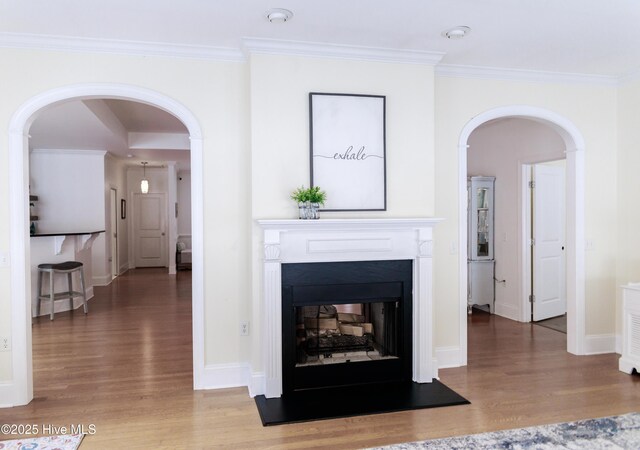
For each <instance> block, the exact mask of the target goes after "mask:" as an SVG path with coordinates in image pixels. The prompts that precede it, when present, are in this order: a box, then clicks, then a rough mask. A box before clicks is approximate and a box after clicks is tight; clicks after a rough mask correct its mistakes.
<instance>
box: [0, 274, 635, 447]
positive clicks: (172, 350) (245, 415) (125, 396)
mask: <svg viewBox="0 0 640 450" xmlns="http://www.w3.org/2000/svg"><path fill="white" fill-rule="evenodd" d="M164 272H165V271H164V270H160V269H138V270H132V271H129V272H128V273H127V274H125V275H123V276H121V277H119V278H117V279H116V280H115V281H114V282H113V283H112V284H111V285H110V286H108V287H103V288H96V294H95V298H94V299H93V300H91V302H90V304H89V315H87V316H84V315H83V314H82V312H81V310H77V311H75V312H73V313H70V312H67V313H59V314H57V315H56V318H55V320H54V321H53V322H51V321H49V320H48V318H46V317H43V318H39V319H36V320H35V321H34V324H33V354H34V385H35V399H34V400H33V401H32V402H31V403H30V404H29V405H27V406H21V407H16V408H9V409H0V423H3V424H4V423H10V424H33V425H38V426H39V427H40V429H41V430H42V426H43V425H47V424H50V425H55V426H57V427H60V426H66V427H69V426H70V425H72V424H73V425H78V424H82V425H84V426H85V427H89V426H90V425H92V424H93V425H94V426H95V434H93V435H88V436H87V437H86V438H85V439H84V441H83V443H82V446H81V449H82V450H86V449H107V448H108V449H116V448H127V449H149V448H154V449H155V448H158V449H163V448H166V449H196V448H214V447H225V448H243V449H244V448H287V449H299V448H327V447H332V448H362V447H371V446H375V445H385V444H392V443H400V442H407V441H414V440H422V439H429V438H437V437H444V436H451V435H459V434H469V433H478V432H484V431H491V430H499V429H508V428H517V427H523V426H531V425H539V424H547V423H554V422H562V421H569V420H575V419H584V418H593V417H601V416H607V415H614V414H622V413H627V412H631V411H638V410H640V376H638V375H633V376H629V375H625V374H624V373H622V372H619V371H618V370H617V364H618V356H617V355H615V354H608V355H597V356H587V357H584V356H583V357H577V356H573V355H570V354H568V353H567V352H566V351H565V339H566V336H565V335H563V334H562V333H559V332H557V331H554V330H550V329H546V328H542V327H537V326H532V325H528V324H520V323H517V322H513V321H510V320H507V319H503V318H500V317H496V316H490V315H488V314H482V313H474V314H473V315H472V316H471V317H470V318H469V365H468V366H467V367H462V368H454V369H442V370H440V379H441V381H442V382H444V383H445V384H446V385H448V386H449V387H451V388H452V389H454V390H456V391H457V392H458V393H460V394H461V395H463V396H465V397H466V398H467V399H469V400H470V401H471V405H464V406H453V407H447V408H437V409H426V410H418V411H408V412H399V413H391V414H380V415H373V416H362V417H353V418H347V419H336V420H326V421H317V422H309V423H301V424H291V425H281V426H274V427H266V428H265V427H263V426H262V425H261V422H260V418H259V417H258V412H257V409H256V407H255V404H254V402H253V400H252V399H251V398H249V396H248V393H247V390H246V389H245V388H236V389H224V390H217V391H193V390H192V387H191V386H192V367H191V366H192V357H191V297H190V289H191V273H190V272H179V273H178V275H177V276H176V277H171V276H168V275H166V274H165V273H164ZM45 434H50V433H45ZM13 437H14V436H6V435H5V436H0V439H9V438H13Z"/></svg>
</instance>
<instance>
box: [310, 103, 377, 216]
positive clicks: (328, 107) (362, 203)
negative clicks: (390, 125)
mask: <svg viewBox="0 0 640 450" xmlns="http://www.w3.org/2000/svg"><path fill="white" fill-rule="evenodd" d="M385 114H386V97H385V96H382V95H359V94H328V93H319V92H311V93H309V120H310V133H309V134H310V148H311V156H310V160H311V162H310V164H311V186H319V187H320V188H321V189H322V190H323V191H325V192H326V193H327V200H326V203H325V205H324V207H323V209H322V210H323V211H385V210H386V209H387V191H386V189H387V188H386V185H387V183H386V176H387V174H386V131H385V120H386V115H385Z"/></svg>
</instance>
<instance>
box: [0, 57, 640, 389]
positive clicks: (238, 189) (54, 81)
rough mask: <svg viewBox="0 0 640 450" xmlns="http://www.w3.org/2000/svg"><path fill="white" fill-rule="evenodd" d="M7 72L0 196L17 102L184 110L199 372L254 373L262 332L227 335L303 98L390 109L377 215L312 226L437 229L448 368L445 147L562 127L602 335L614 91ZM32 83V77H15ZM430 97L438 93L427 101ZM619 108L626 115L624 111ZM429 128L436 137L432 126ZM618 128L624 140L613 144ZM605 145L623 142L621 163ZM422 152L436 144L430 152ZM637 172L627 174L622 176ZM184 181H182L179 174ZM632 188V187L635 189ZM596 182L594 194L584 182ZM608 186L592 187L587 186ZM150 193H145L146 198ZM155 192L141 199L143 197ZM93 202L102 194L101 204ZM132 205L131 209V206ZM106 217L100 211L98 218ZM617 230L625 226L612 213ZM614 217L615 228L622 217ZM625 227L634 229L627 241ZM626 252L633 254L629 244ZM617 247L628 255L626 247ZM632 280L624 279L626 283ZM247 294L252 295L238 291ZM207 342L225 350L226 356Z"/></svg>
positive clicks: (277, 70) (596, 328) (356, 79)
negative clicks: (98, 86)
mask: <svg viewBox="0 0 640 450" xmlns="http://www.w3.org/2000/svg"><path fill="white" fill-rule="evenodd" d="M0 59H1V60H3V61H12V64H11V65H8V66H7V67H4V68H3V71H2V73H0V81H1V82H0V98H2V102H0V124H4V125H2V126H0V180H7V179H8V178H9V173H8V169H7V167H8V166H9V164H8V163H9V156H8V153H7V151H6V148H7V143H8V132H9V130H8V127H7V124H9V123H10V121H11V117H12V115H13V114H14V113H15V112H16V111H17V110H18V109H19V108H20V106H21V105H24V104H25V103H26V102H27V101H28V100H29V99H30V98H33V97H34V96H36V95H39V94H41V93H43V92H45V91H47V90H50V89H54V88H59V87H62V86H69V85H74V84H79V83H83V84H84V83H117V84H125V85H134V86H141V87H144V88H147V89H150V90H153V91H156V92H159V93H161V94H164V95H167V96H169V97H171V98H172V99H175V100H176V101H178V102H180V103H181V104H182V105H184V106H185V107H186V108H187V109H188V110H189V111H190V112H191V113H192V114H193V115H194V116H195V117H196V118H197V120H198V121H199V123H200V125H201V129H202V135H203V137H204V139H203V155H204V161H203V166H202V167H199V168H198V169H199V170H202V171H203V173H204V174H205V177H204V192H202V197H203V199H204V208H205V209H204V229H205V237H204V249H203V251H204V258H205V261H204V270H205V277H204V279H205V281H204V303H205V304H204V308H205V319H204V320H205V336H206V337H205V339H206V342H205V347H206V352H205V362H206V364H207V365H208V366H222V367H230V366H238V365H243V364H246V363H247V362H251V363H253V364H254V365H255V370H260V352H255V353H254V354H251V353H250V348H251V347H254V348H259V347H260V346H261V342H260V334H259V332H260V330H259V329H256V327H252V328H251V336H250V337H240V336H239V332H238V328H239V326H238V324H239V323H240V321H246V320H251V321H252V324H255V323H256V322H257V321H258V320H259V319H260V318H261V317H262V316H261V313H260V302H259V298H260V297H259V296H260V286H261V282H260V281H261V280H260V270H259V260H260V245H259V244H260V239H259V237H258V235H257V234H256V233H252V225H253V223H254V219H256V218H285V217H286V218H294V217H296V211H295V206H294V204H293V202H292V201H291V200H289V193H290V192H291V190H292V189H293V188H295V187H297V186H299V185H300V184H303V183H304V184H308V182H309V161H308V158H309V141H308V131H309V130H308V104H307V94H308V92H310V91H319V92H343V93H364V94H378V95H386V96H387V170H388V172H387V175H388V185H387V188H388V191H387V193H388V204H389V209H388V211H386V212H384V213H344V214H332V215H328V214H325V215H324V217H337V216H340V217H355V216H365V217H407V216H437V217H444V218H445V222H443V223H442V224H439V225H438V226H437V227H436V230H435V254H434V261H435V276H434V286H435V292H434V300H435V312H434V313H435V321H436V330H435V332H436V335H435V345H436V347H438V348H445V349H451V351H452V352H455V351H456V349H457V348H459V346H460V345H461V342H460V329H459V326H458V325H459V317H460V314H459V313H460V303H459V298H458V285H459V283H458V261H459V258H460V257H464V251H463V252H460V251H459V249H458V248H457V247H456V245H457V235H458V217H457V215H458V139H459V136H460V132H461V130H462V129H463V128H464V126H465V124H466V123H467V122H468V121H469V120H471V119H472V118H473V117H474V116H476V115H478V114H480V113H482V112H484V111H487V110H489V109H491V108H495V107H498V106H504V105H519V104H524V105H533V106H537V107H541V108H547V109H549V110H552V111H554V112H556V113H558V114H561V115H563V116H564V117H567V118H568V119H569V120H571V121H572V122H573V123H574V124H575V125H576V126H577V127H578V129H579V130H580V131H581V132H582V133H583V135H584V138H585V141H586V179H587V192H586V198H587V211H586V227H587V230H586V233H587V236H588V238H592V239H594V244H595V245H594V250H593V251H591V252H588V256H587V261H586V263H587V286H586V292H587V305H586V314H587V324H586V327H587V328H586V329H587V333H588V334H594V335H597V334H606V333H612V332H613V330H614V313H615V302H614V300H615V294H616V289H617V287H616V283H617V282H618V281H619V280H621V279H622V278H623V277H622V275H621V274H620V273H619V272H617V270H616V265H617V260H618V259H617V258H618V254H619V253H622V254H623V256H624V258H625V259H624V260H625V261H626V260H629V261H630V262H631V263H632V267H636V266H638V265H640V264H638V260H637V255H633V254H632V250H631V249H628V250H622V249H621V247H622V246H623V244H620V245H619V241H618V238H617V237H616V233H613V232H612V230H619V228H618V217H619V215H618V209H619V207H618V205H619V203H617V202H616V201H615V200H614V199H616V197H617V194H618V187H617V186H618V179H617V174H618V172H621V173H622V172H624V173H623V175H624V180H621V181H620V182H621V189H620V190H621V191H622V190H623V189H622V188H625V189H626V190H625V191H624V192H621V198H622V199H623V200H624V203H622V205H632V204H634V201H635V199H634V197H635V193H636V192H637V191H638V189H637V181H635V179H632V178H633V175H634V174H633V170H634V169H633V168H632V167H637V162H638V161H637V158H638V157H637V156H636V153H634V152H636V149H635V143H636V142H637V141H638V135H637V133H638V132H637V131H633V130H635V129H637V128H638V127H637V126H635V124H634V119H633V118H634V117H638V112H640V111H639V109H638V106H637V105H638V104H639V103H640V102H639V101H638V98H639V97H640V87H638V85H637V84H635V85H633V86H630V87H628V88H625V89H624V90H623V91H622V92H623V93H624V94H625V95H628V98H624V99H623V98H622V97H623V96H622V95H621V99H620V102H621V107H620V115H621V116H622V115H623V113H624V114H625V117H623V118H622V119H621V121H620V123H621V124H624V125H620V126H619V125H618V122H617V116H618V110H619V109H618V104H617V101H618V99H617V95H616V88H614V87H607V86H590V85H586V84H575V85H570V84H543V83H539V84H538V83H529V82H509V81H501V80H478V79H462V78H449V77H443V76H438V77H435V79H434V73H433V68H432V67H427V66H423V65H418V64H392V63H374V62H363V61H350V60H333V59H327V58H302V57H289V56H275V55H253V56H251V57H250V58H249V60H248V62H246V63H236V62H220V61H208V60H195V59H193V60H192V59H188V58H169V57H154V56H147V57H140V56H123V55H114V54H88V53H80V52H77V53H71V52H68V53H65V52H57V51H37V50H24V49H0ZM25 74H29V76H25ZM434 84H435V87H434ZM623 103H624V104H623ZM434 124H435V125H434ZM621 127H624V130H620V128H621ZM617 133H620V134H621V135H623V134H624V140H625V144H624V149H623V151H621V159H620V161H618V153H617V150H616V149H617ZM434 140H435V144H434ZM633 164H635V166H633ZM192 170H193V168H192ZM636 178H637V177H636ZM596 180H598V181H596ZM600 180H605V181H602V182H601V181H600ZM152 186H153V185H152ZM152 189H153V187H152ZM100 196H101V199H102V201H104V195H103V192H102V191H101V192H100ZM8 199H9V187H8V183H7V182H6V181H4V182H1V183H0V252H3V253H8V252H9V249H10V242H11V235H10V234H9V229H10V223H11V216H10V212H9V201H8ZM129 203H130V202H129V201H128V204H129ZM101 210H102V214H104V205H103V206H102V209H101ZM624 214H630V216H629V217H630V218H631V219H634V221H633V222H630V223H637V222H638V221H637V220H635V219H637V217H636V216H635V215H634V214H636V213H635V212H625V213H624ZM624 217H627V216H626V215H625V216H624ZM629 226H630V227H631V225H629ZM625 236H628V237H629V238H630V241H629V242H630V243H634V242H635V240H634V239H637V238H635V237H634V236H633V230H631V229H630V230H629V231H628V232H627V233H626V234H625ZM626 244H627V243H626V242H625V243H624V245H626ZM629 276H630V277H631V275H629ZM248 280H251V281H248ZM10 298H11V297H10V270H9V268H8V267H0V327H2V329H3V330H7V332H9V331H10V326H11V325H10V319H9V318H10V317H11V302H10ZM220 342H225V345H224V346H221V345H220ZM10 358H11V352H3V353H0V380H10V378H11V365H10Z"/></svg>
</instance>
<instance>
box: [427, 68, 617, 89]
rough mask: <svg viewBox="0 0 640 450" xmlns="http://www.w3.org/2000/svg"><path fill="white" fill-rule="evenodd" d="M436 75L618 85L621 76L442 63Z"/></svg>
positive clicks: (436, 70) (534, 81)
mask: <svg viewBox="0 0 640 450" xmlns="http://www.w3.org/2000/svg"><path fill="white" fill-rule="evenodd" d="M435 73H436V76H441V77H453V78H477V79H484V80H501V81H525V82H533V83H569V84H592V85H593V84H596V85H602V86H617V85H618V84H619V82H620V78H619V77H617V76H610V75H590V74H581V73H565V72H546V71H541V70H523V69H505V68H498V67H480V66H460V65H453V64H441V65H438V66H436V69H435Z"/></svg>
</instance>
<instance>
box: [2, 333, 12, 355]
mask: <svg viewBox="0 0 640 450" xmlns="http://www.w3.org/2000/svg"><path fill="white" fill-rule="evenodd" d="M10 350H11V340H10V339H9V338H8V337H5V336H3V337H1V338H0V352H8V351H10Z"/></svg>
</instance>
